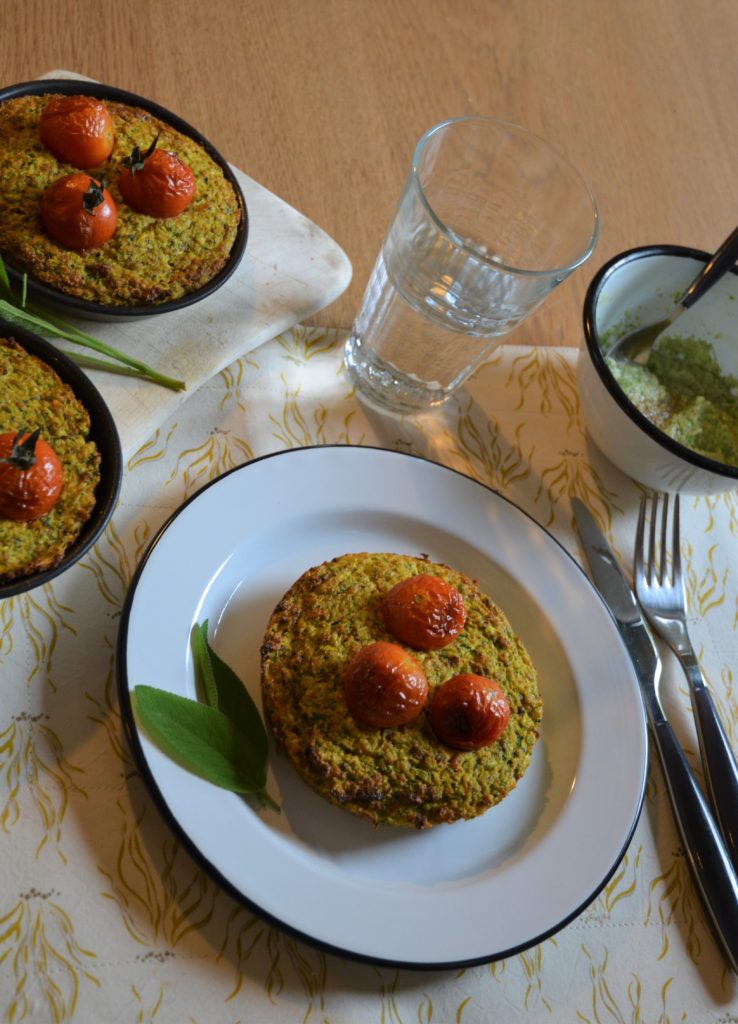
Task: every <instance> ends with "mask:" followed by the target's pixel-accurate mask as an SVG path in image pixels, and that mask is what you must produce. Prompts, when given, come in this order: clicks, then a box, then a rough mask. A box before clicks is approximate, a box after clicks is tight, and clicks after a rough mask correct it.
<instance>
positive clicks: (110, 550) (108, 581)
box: [82, 523, 150, 613]
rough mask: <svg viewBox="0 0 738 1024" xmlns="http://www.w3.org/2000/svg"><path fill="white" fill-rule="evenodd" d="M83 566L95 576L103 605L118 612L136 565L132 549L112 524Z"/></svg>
mask: <svg viewBox="0 0 738 1024" xmlns="http://www.w3.org/2000/svg"><path fill="white" fill-rule="evenodd" d="M149 534H150V531H146V540H148V538H149ZM82 567H83V568H84V569H86V570H87V571H88V572H90V573H92V575H93V576H94V578H95V583H96V585H97V592H98V594H99V596H100V599H101V600H102V602H103V603H104V604H105V605H107V606H109V608H110V609H111V611H114V612H115V613H117V612H118V609H119V608H120V606H121V603H122V601H123V598H124V597H125V594H126V591H127V589H128V585H129V583H130V582H131V578H132V577H133V572H134V570H135V567H136V562H135V560H134V559H132V558H131V557H130V555H129V553H128V546H127V545H126V544H125V543H124V541H123V539H122V538H121V536H120V534H119V533H118V531H117V530H116V528H115V526H114V525H113V524H112V523H111V524H109V525H108V527H107V528H106V530H105V534H104V536H103V538H102V539H101V540H99V541H98V542H97V544H96V545H95V546H94V547H93V549H92V551H91V552H90V554H88V555H87V557H86V558H85V560H84V562H83V563H82Z"/></svg>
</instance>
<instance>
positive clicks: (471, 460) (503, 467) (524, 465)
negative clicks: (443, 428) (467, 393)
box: [447, 409, 534, 491]
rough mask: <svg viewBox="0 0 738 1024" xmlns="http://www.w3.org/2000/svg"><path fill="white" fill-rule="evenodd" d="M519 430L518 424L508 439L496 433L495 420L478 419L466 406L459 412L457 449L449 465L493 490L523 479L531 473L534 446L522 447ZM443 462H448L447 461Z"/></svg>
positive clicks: (520, 427) (520, 429) (520, 430)
mask: <svg viewBox="0 0 738 1024" xmlns="http://www.w3.org/2000/svg"><path fill="white" fill-rule="evenodd" d="M522 433H523V425H522V424H521V425H520V426H519V427H518V428H517V429H516V431H515V435H514V440H513V441H512V442H510V441H508V440H507V439H506V438H505V437H504V435H503V434H501V433H500V431H499V429H498V424H497V422H496V421H493V420H487V419H484V420H482V421H480V420H479V419H477V418H476V417H475V416H474V415H473V414H472V412H471V409H468V410H467V411H466V412H464V413H462V414H461V415H460V416H459V423H458V443H459V450H458V452H457V460H455V461H456V464H455V465H453V468H454V469H460V470H461V471H462V472H465V473H467V474H468V475H469V476H473V477H475V478H476V479H477V480H479V481H481V482H482V483H486V484H487V485H488V486H490V487H494V489H495V490H498V491H504V490H506V489H507V488H509V487H511V486H512V485H513V484H516V483H519V482H520V481H521V480H525V479H526V478H527V477H528V476H530V473H531V461H532V458H533V452H534V447H533V446H530V447H529V448H527V449H525V450H524V448H523V442H522V439H521V438H522ZM459 462H463V463H465V465H464V464H462V465H460V464H459ZM447 465H452V463H451V462H447Z"/></svg>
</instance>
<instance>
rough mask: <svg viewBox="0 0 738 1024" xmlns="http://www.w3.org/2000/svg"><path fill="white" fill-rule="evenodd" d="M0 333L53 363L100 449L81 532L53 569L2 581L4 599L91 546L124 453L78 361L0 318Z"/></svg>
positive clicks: (108, 512)
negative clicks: (90, 507)
mask: <svg viewBox="0 0 738 1024" xmlns="http://www.w3.org/2000/svg"><path fill="white" fill-rule="evenodd" d="M0 337H3V338H13V339H14V340H15V341H17V342H18V344H19V345H21V346H22V347H23V348H24V349H25V350H26V352H29V353H30V354H31V355H34V356H37V357H38V358H39V359H41V360H42V361H43V362H44V363H46V364H47V366H50V367H51V368H52V370H54V371H55V372H56V373H57V374H58V375H59V377H60V378H61V380H63V381H64V382H65V383H66V384H68V385H69V386H70V387H71V389H72V391H73V392H74V393H75V395H76V396H77V398H78V399H79V400H80V402H82V404H83V405H84V407H85V408H86V409H87V411H88V413H89V414H90V439H91V440H92V441H94V442H95V444H96V445H97V448H98V450H99V452H100V483H99V484H98V487H97V490H96V492H95V506H94V508H93V510H92V514H91V515H90V518H89V519H88V520H87V522H86V523H85V524H84V526H83V527H82V530H81V532H80V534H79V536H78V537H77V539H76V540H75V541H74V543H73V544H72V545H71V546H70V547H69V548H68V549H67V551H66V552H65V554H64V557H63V558H62V560H61V561H60V562H59V563H58V564H57V565H55V566H53V567H52V568H51V569H45V570H43V571H42V572H37V573H32V574H30V575H27V576H22V577H19V578H18V579H14V580H10V581H9V582H8V583H0V600H2V599H3V598H6V597H13V596H14V595H16V594H22V593H25V592H26V591H28V590H32V589H34V588H35V587H40V586H41V585H42V584H44V583H48V582H49V581H50V580H53V579H55V578H56V577H57V576H59V575H60V574H61V573H63V572H66V570H67V569H69V568H70V567H71V566H72V565H74V563H75V562H78V561H79V559H80V558H82V556H83V555H85V554H86V553H87V552H88V551H89V550H90V548H91V547H92V545H93V544H94V543H95V541H96V540H97V539H98V538H99V536H100V534H101V533H102V532H103V530H104V529H105V527H106V526H107V524H108V521H109V520H110V517H111V516H112V514H113V511H114V509H115V506H116V503H117V501H118V495H119V494H120V487H121V481H122V478H123V454H122V451H121V446H120V438H119V436H118V430H117V428H116V426H115V422H114V420H113V417H112V414H111V412H110V409H108V406H107V405H106V403H105V401H104V399H103V397H102V395H101V394H100V392H99V391H98V390H97V388H96V387H95V385H94V384H93V383H92V381H91V380H90V378H89V377H88V376H87V375H86V374H85V373H84V372H83V371H82V370H81V369H80V368H79V367H78V366H77V365H76V363H74V362H72V360H71V359H70V358H69V357H68V356H66V355H65V354H64V353H63V352H61V351H60V350H59V349H58V348H56V347H55V346H54V345H52V344H51V343H50V342H48V341H45V340H44V339H43V338H39V337H38V335H36V334H32V333H31V332H30V331H27V330H25V329H24V328H21V327H17V326H16V325H15V324H11V323H8V322H7V321H5V320H0ZM22 426H27V424H22Z"/></svg>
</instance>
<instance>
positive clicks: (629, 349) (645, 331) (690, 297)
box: [607, 228, 738, 365]
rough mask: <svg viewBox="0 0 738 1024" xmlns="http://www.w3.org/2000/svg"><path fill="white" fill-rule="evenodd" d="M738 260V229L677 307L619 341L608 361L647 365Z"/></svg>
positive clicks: (613, 347)
mask: <svg viewBox="0 0 738 1024" xmlns="http://www.w3.org/2000/svg"><path fill="white" fill-rule="evenodd" d="M737 259H738V228H735V230H734V231H733V232H732V233H731V234H730V235H728V237H727V238H726V239H725V241H724V242H723V244H722V245H721V246H720V248H719V249H718V250H717V252H716V253H715V255H714V256H713V257H712V259H711V260H709V262H707V263H705V265H704V266H703V267H702V269H701V270H700V272H699V273H698V274H697V277H695V279H694V280H693V281H692V283H691V284H690V285H689V287H688V288H687V289H686V291H685V292H684V294H683V295H682V296H681V298H680V299H679V301H678V302H677V304H676V306H675V307H674V309H672V311H671V312H670V313H669V315H668V316H666V317H664V319H663V320H659V321H657V322H656V323H654V324H647V325H646V326H645V327H639V328H638V329H637V330H635V331H631V332H630V333H629V334H626V335H624V337H622V338H618V340H617V341H616V342H615V344H614V345H613V346H612V348H610V349H609V350H608V352H607V356H608V358H611V359H619V360H622V361H630V362H634V363H640V364H642V365H643V364H645V363H647V362H648V357H649V355H650V354H651V349H652V348H653V345H654V342H655V341H656V339H657V338H658V336H659V335H660V334H662V333H663V332H664V331H665V330H666V328H667V327H670V326H671V324H673V323H674V321H675V320H676V319H677V317H679V316H681V314H682V313H683V312H684V311H685V309H689V307H690V306H693V305H694V303H695V302H696V301H697V299H701V298H702V296H703V295H704V294H705V292H707V291H709V290H710V288H712V286H713V285H714V284H715V282H716V281H718V280H719V279H720V278H721V277H722V276H723V274H724V273H725V272H726V271H728V270H730V268H731V267H732V266H733V264H734V263H735V262H736V260H737Z"/></svg>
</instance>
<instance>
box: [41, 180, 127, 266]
mask: <svg viewBox="0 0 738 1024" xmlns="http://www.w3.org/2000/svg"><path fill="white" fill-rule="evenodd" d="M41 223H42V224H43V226H44V228H45V229H46V231H47V233H48V234H49V235H50V236H51V238H53V239H54V241H55V242H58V243H59V244H60V245H63V246H64V247H65V248H66V249H96V248H97V247H98V246H101V245H105V243H106V242H107V241H108V240H109V239H110V238H112V237H113V235H114V234H115V229H116V227H117V225H118V208H117V206H116V205H115V201H114V199H113V197H112V196H111V195H110V193H109V192H108V190H107V188H105V181H104V180H103V181H100V182H98V181H95V179H94V178H91V177H90V176H89V174H83V173H82V172H78V173H75V174H66V175H65V176H64V177H63V178H57V180H56V181H53V182H52V183H51V184H50V185H49V187H48V188H47V189H46V191H45V192H44V194H43V195H42V196H41Z"/></svg>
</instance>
